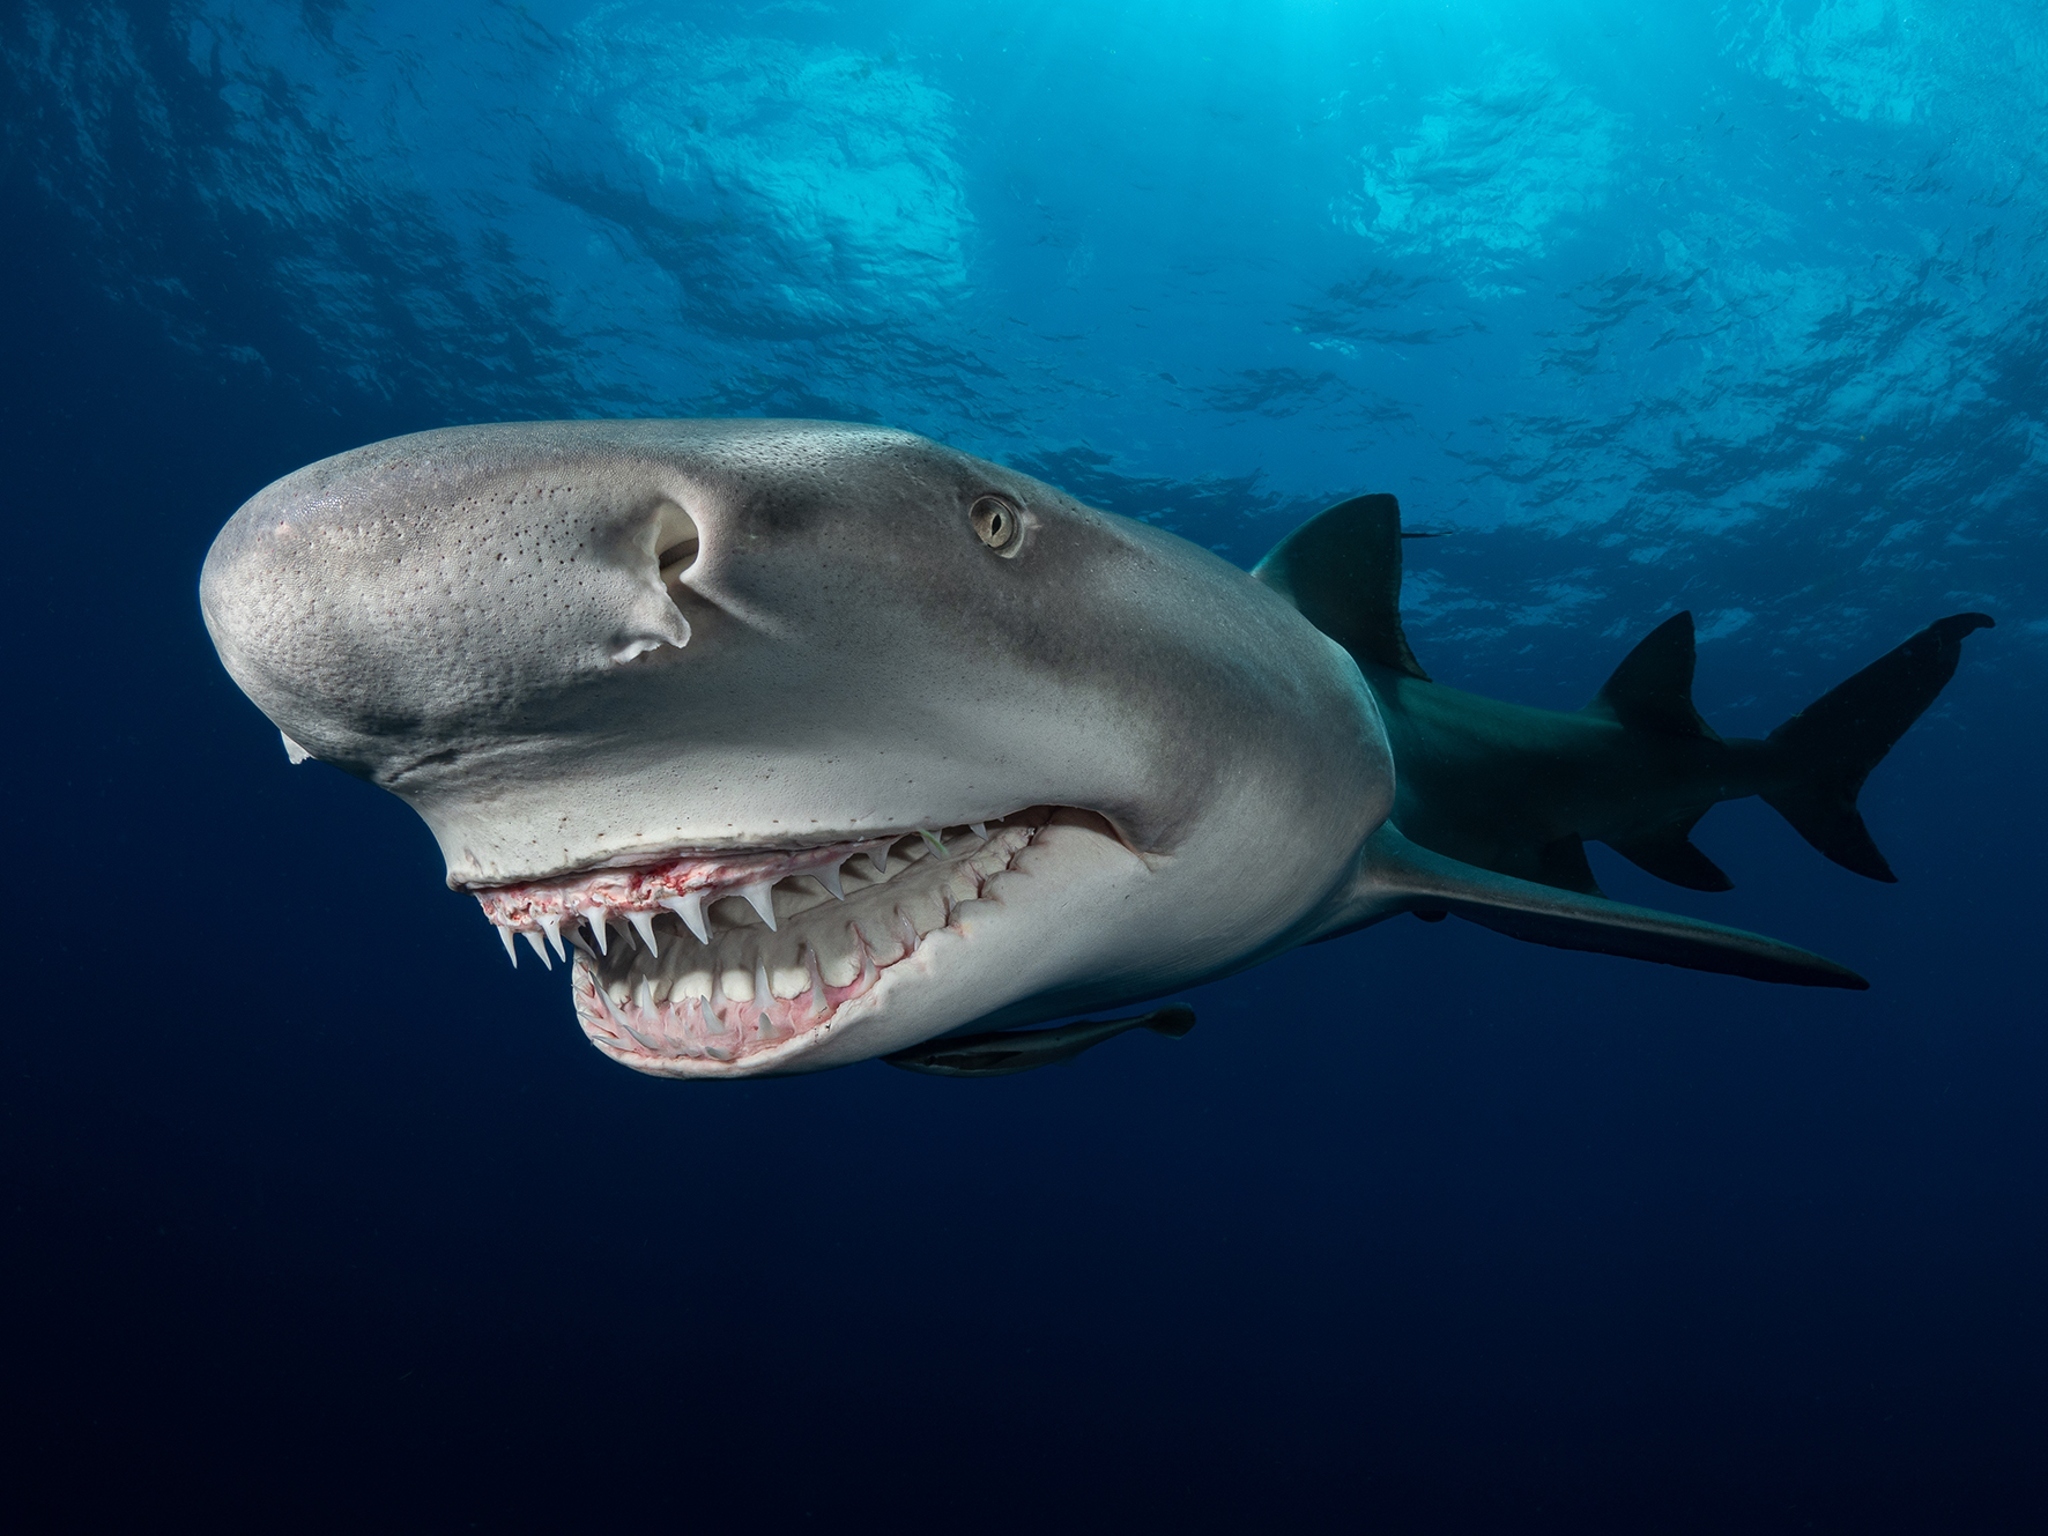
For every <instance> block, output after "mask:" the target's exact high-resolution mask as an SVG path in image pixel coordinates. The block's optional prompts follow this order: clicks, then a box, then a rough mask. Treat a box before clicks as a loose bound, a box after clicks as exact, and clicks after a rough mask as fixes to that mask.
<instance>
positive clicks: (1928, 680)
mask: <svg viewBox="0 0 2048 1536" xmlns="http://www.w3.org/2000/svg"><path fill="white" fill-rule="evenodd" d="M1991 627H1992V620H1991V618H1990V616H1989V615H1988V614H1982V613H1955V614H1950V615H1949V616H1948V617H1947V618H1945V619H1936V620H1935V621H1934V622H1933V623H1932V624H1930V625H1928V626H1927V627H1926V628H1925V629H1923V630H1921V631H1920V633H1919V634H1917V635H1915V636H1913V638H1912V639H1910V640H1908V641H1907V642H1906V643H1905V644H1904V645H1902V646H1900V647H1899V648H1898V649H1897V650H1894V651H1891V652H1888V653H1887V654H1885V655H1883V656H1880V657H1878V659H1877V660H1876V661H1873V662H1872V663H1871V664H1870V665H1869V666H1867V667H1865V668H1864V669H1863V670H1862V671H1861V672H1858V673H1857V674H1856V675H1855V676H1854V677H1852V678H1850V679H1849V680H1848V681H1847V682H1845V683H1840V684H1838V685H1836V686H1835V687H1834V688H1832V689H1830V690H1829V691H1828V692H1826V693H1824V694H1822V695H1821V696H1820V697H1819V698H1818V699H1815V700H1814V701H1813V702H1812V703H1811V704H1809V705H1807V706H1806V708H1804V709H1802V710H1801V711H1800V712H1799V713H1798V714H1796V715H1794V716H1793V717H1792V718H1791V719H1790V720H1787V721H1786V722H1785V723H1784V724H1783V725H1781V726H1779V727H1778V728H1777V729H1776V730H1775V731H1773V732H1771V734H1770V736H1769V737H1768V738H1767V740H1768V743H1769V745H1770V746H1771V747H1772V748H1773V749H1775V751H1776V753H1777V755H1778V758H1779V781H1778V782H1777V783H1776V784H1774V785H1773V786H1772V787H1771V788H1768V789H1766V790H1764V791H1763V792H1762V793H1763V799H1764V803H1765V804H1766V805H1768V806H1770V807H1771V809H1773V810H1775V811H1776V812H1777V813H1778V814H1779V815H1780V816H1783V817H1784V818H1785V819H1786V820H1787V821H1789V822H1790V823H1792V829H1793V830H1794V831H1795V832H1797V833H1798V834H1799V835H1800V836H1801V837H1803V838H1805V839H1806V840H1807V842H1809V843H1811V844H1812V845H1813V846H1814V847H1815V848H1816V849H1818V850H1819V851H1820V852H1821V853H1824V854H1826V855H1827V856H1828V857H1829V858H1831V859H1833V860H1834V861H1835V862H1836V863H1837V864H1839V865H1841V866H1842V867H1843V868H1844V869H1851V870H1854V871H1855V872H1856V873H1857V874H1859V875H1867V876H1868V877H1869V878H1871V879H1872V880H1896V879H1898V876H1896V875H1894V874H1893V873H1892V867H1891V865H1889V864H1887V863H1886V862H1885V857H1884V855H1883V854H1882V853H1880V852H1878V849H1877V844H1876V842H1874V841H1873V840H1872V838H1871V836H1870V829H1869V828H1868V827H1866V826H1864V824H1863V817H1862V814H1861V813H1860V812H1859V811H1858V810H1857V809H1856V796H1857V794H1858V793H1859V792H1860V791H1861V790H1862V788H1863V781H1864V780H1865V779H1866V778H1868V777H1869V776H1870V770H1871V769H1873V768H1875V767H1876V766H1877V765H1878V763H1879V762H1880V761H1881V760H1882V759H1883V757H1884V755H1885V753H1887V752H1889V751H1890V750H1891V749H1892V746H1893V744H1894V743H1895V742H1897V741H1898V739H1899V738H1900V737H1901V736H1903V735H1905V734H1906V730H1907V727H1909V726H1911V725H1912V723H1913V722H1914V721H1915V720H1918V719H1919V718H1920V716H1921V714H1922V712H1924V711H1925V710H1926V708H1927V706H1928V705H1930V704H1932V703H1933V702H1934V700H1935V698H1936V696H1937V695H1939V694H1940V692H1941V690H1942V689H1943V688H1945V687H1946V686H1947V685H1948V680H1949V679H1950V678H1951V677H1953V676H1955V671H1956V663H1957V661H1958V660H1960V659H1961V657H1962V653H1963V639H1964V637H1965V636H1967V635H1969V634H1971V633H1973V632H1974V631H1976V630H1980V629H1990V628H1991Z"/></svg>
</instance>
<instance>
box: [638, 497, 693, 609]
mask: <svg viewBox="0 0 2048 1536" xmlns="http://www.w3.org/2000/svg"><path fill="white" fill-rule="evenodd" d="M650 543H651V544H652V545H653V548H654V563H655V566H656V567H657V569H658V570H659V571H660V573H661V586H662V590H663V591H665V592H667V593H668V595H669V596H670V597H671V598H674V597H675V596H676V594H677V590H678V589H679V587H680V586H681V584H682V579H683V576H684V574H685V573H686V572H688V570H689V569H690V567H691V566H693V565H695V564H696V563H697V551H698V548H699V547H700V540H699V539H698V535H697V520H696V519H695V518H693V517H692V516H690V514H689V513H688V512H686V511H684V510H683V509H682V508H681V507H680V506H678V505H677V504H676V503H675V502H673V501H664V502H663V503H662V504H661V505H660V506H659V507H657V508H656V509H655V519H654V529H653V534H652V537H651V539H650Z"/></svg>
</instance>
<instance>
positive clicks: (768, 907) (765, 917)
mask: <svg viewBox="0 0 2048 1536" xmlns="http://www.w3.org/2000/svg"><path fill="white" fill-rule="evenodd" d="M740 895H742V896H744V897H745V898H746V899H747V905H748V906H750V907H752V908H753V909H754V910H755V911H756V912H758V913H760V914H761V921H762V922H764V923H766V924H767V925H768V931H769V932H770V933H773V932H775V882H774V881H773V880H756V881H755V882H754V883H753V884H752V885H743V886H741V887H740Z"/></svg>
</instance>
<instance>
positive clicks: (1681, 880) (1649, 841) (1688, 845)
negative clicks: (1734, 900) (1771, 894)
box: [1605, 816, 1735, 891]
mask: <svg viewBox="0 0 2048 1536" xmlns="http://www.w3.org/2000/svg"><path fill="white" fill-rule="evenodd" d="M1698 820H1699V817H1698V816H1687V817H1682V818H1680V819H1679V820H1677V821H1667V822H1666V823H1664V825H1663V826H1661V827H1652V828H1651V829H1650V830H1649V831H1647V832H1640V833H1637V834H1635V835H1634V836H1631V837H1610V838H1607V839H1605V842H1606V844H1607V846H1608V847H1610V848H1612V849H1613V850H1614V851H1615V852H1616V853H1618V854H1620V855H1621V856H1622V857H1623V858H1624V859H1627V860H1628V861H1629V863H1631V864H1633V865H1635V867H1636V868H1637V869H1640V870H1642V871H1644V872H1645V873H1647V874H1652V875H1655V876H1656V877H1657V878H1658V879H1659V880H1669V881H1670V882H1671V883H1672V884H1673V885H1682V886H1684V887H1685V888H1686V889H1687V890H1689V891H1732V890H1734V889H1735V882H1734V881H1733V880H1730V879H1729V878H1728V876H1727V874H1726V873H1725V872H1724V871H1723V870H1722V868H1721V866H1720V865H1718V864H1716V863H1715V862H1714V861H1713V860H1712V859H1710V858H1708V857H1707V856H1706V855H1705V854H1704V853H1701V852H1700V851H1699V849H1698V848H1696V847H1694V846H1693V841H1692V836H1691V834H1692V829H1693V824H1694V823H1695V822H1697V821H1698Z"/></svg>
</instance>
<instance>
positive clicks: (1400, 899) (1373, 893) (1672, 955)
mask: <svg viewBox="0 0 2048 1536" xmlns="http://www.w3.org/2000/svg"><path fill="white" fill-rule="evenodd" d="M1364 874H1365V891H1364V893H1363V894H1365V895H1366V898H1367V903H1366V904H1367V907H1368V909H1369V910H1371V911H1372V914H1373V915H1372V916H1370V917H1368V918H1366V919H1365V921H1367V922H1375V921H1378V920H1379V919H1380V918H1382V917H1386V916H1390V915H1392V913H1394V912H1401V911H1406V912H1413V913H1415V914H1416V915H1417V916H1419V917H1425V918H1438V917H1443V916H1445V915H1450V916H1455V917H1462V918H1464V919H1466V920H1467V921H1468V922H1474V923H1478V924H1479V925H1480V926H1482V927H1485V928H1491V929H1493V930H1494V931H1495V932H1497V933H1504V934H1507V935H1508V936H1509V937H1510V938H1516V939H1526V940H1528V941H1529V942H1530V943H1532V944H1548V945H1550V946H1551V947H1552V948H1554V949H1583V950H1591V951H1593V952H1595V953H1597V954H1603V955H1622V956H1625V957H1627V958H1629V959H1633V960H1653V961H1656V962H1657V963H1658V964H1660V965H1677V966H1683V967H1684V968H1685V969H1687V970H1692V971H1718V972H1720V973H1721V974H1723V975H1727V976H1746V977H1748V978H1749V979H1750V980H1752V981H1770V982H1778V983H1780V984H1785V985H1790V986H1795V987H1843V988H1847V989H1848V990H1851V991H1856V992H1861V991H1865V990H1867V989H1868V988H1869V986H1870V983H1869V982H1867V981H1865V980H1864V979H1863V978H1862V977H1861V976H1859V975H1857V974H1856V973H1855V972H1854V971H1852V970H1850V969H1849V968H1848V967H1847V966H1842V965H1837V964H1835V962H1834V961H1832V960H1828V959H1824V958H1823V957H1821V956H1820V955H1816V954H1814V953H1812V952H1811V951H1809V950H1804V949H1800V948H1797V947H1796V946H1794V945H1791V944H1781V943H1779V942H1778V941H1777V940H1776V939H1767V938H1765V937H1764V936H1763V935H1762V934H1756V933H1747V932H1745V931H1743V930H1742V929H1740V928H1724V927H1723V926H1722V925H1721V924H1719V923H1705V922H1701V921H1700V920H1699V919H1697V918H1691V917H1680V916H1678V915H1677V914H1676V913H1672V912H1657V911H1653V910H1651V909H1650V908H1648V907H1631V906H1627V905H1625V904H1624V903H1622V902H1618V901H1609V900H1608V899H1607V898H1606V897H1604V896H1587V895H1584V894H1581V893H1580V892H1578V891H1566V890H1559V889H1558V888H1557V887H1556V886H1550V885H1538V884H1537V883H1536V882H1534V881H1532V880H1517V879H1516V878H1515V877H1514V876H1512V875H1497V874H1495V873H1494V872H1493V871H1492V870H1490V869H1481V868H1480V867H1479V866H1478V865H1476V864H1467V863H1465V862H1463V861H1462V860H1459V859H1453V858H1448V857H1446V856H1445V855H1443V854H1441V853H1435V852H1432V851H1431V850H1430V849H1427V848H1424V847H1422V846H1421V845H1420V844H1418V843H1412V842H1410V841H1409V840H1408V839H1407V838H1405V837H1403V836H1402V835H1401V833H1400V831H1399V829H1398V828H1396V827H1395V826H1394V824H1393V823H1392V822H1388V823H1387V824H1386V825H1384V826H1382V827H1381V828H1380V829H1379V831H1377V832H1375V833H1374V834H1373V835H1372V838H1371V839H1370V841H1368V842H1367V844H1366V857H1365V866H1364ZM1340 931H1344V930H1340ZM1336 936H1337V935H1336V933H1334V932H1333V933H1331V934H1330V935H1328V937H1331V938H1334V937H1336Z"/></svg>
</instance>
